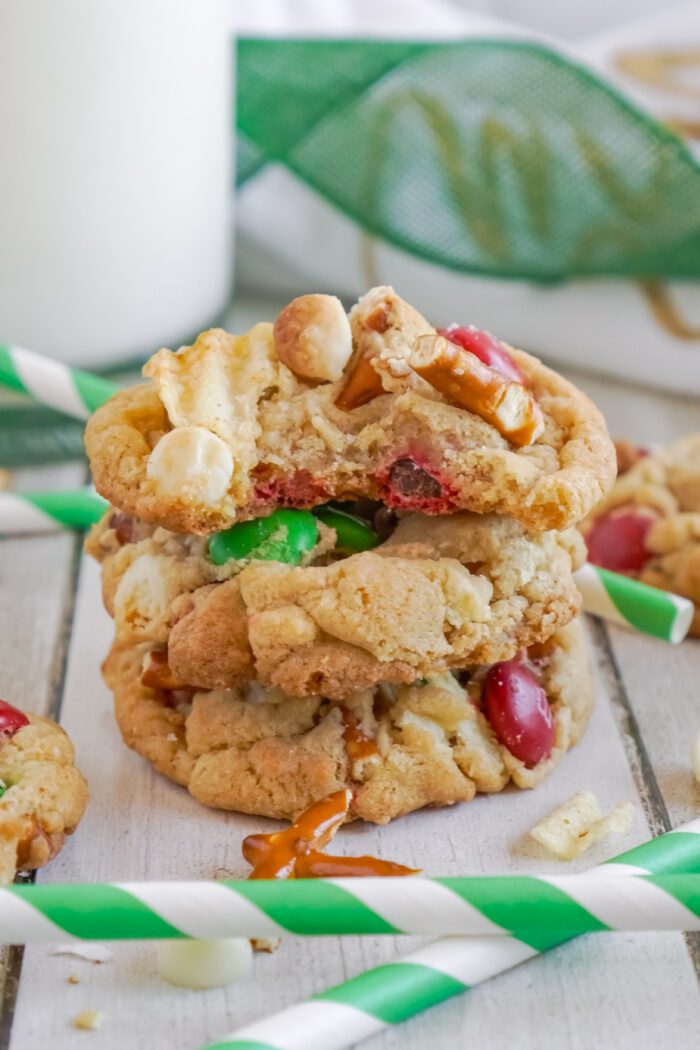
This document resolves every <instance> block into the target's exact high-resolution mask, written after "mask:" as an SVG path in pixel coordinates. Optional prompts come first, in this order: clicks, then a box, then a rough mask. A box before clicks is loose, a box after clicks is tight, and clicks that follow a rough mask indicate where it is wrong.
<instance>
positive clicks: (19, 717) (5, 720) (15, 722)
mask: <svg viewBox="0 0 700 1050" xmlns="http://www.w3.org/2000/svg"><path fill="white" fill-rule="evenodd" d="M28 725H29V719H28V718H27V716H26V715H25V714H23V713H22V711H18V710H17V708H16V707H13V706H12V704H7V703H5V701H4V700H0V736H14V735H15V733H16V732H17V730H18V729H21V728H22V726H28Z"/></svg>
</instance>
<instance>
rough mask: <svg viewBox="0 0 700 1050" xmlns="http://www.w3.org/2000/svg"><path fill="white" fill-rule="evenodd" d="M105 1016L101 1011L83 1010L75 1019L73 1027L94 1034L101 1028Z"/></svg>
mask: <svg viewBox="0 0 700 1050" xmlns="http://www.w3.org/2000/svg"><path fill="white" fill-rule="evenodd" d="M102 1017H103V1015H102V1014H101V1013H100V1011H99V1010H81V1011H80V1013H79V1014H76V1015H75V1017H74V1018H73V1027H74V1028H80V1029H82V1030H83V1031H85V1032H94V1031H95V1030H96V1029H97V1028H99V1027H100V1025H101V1023H102Z"/></svg>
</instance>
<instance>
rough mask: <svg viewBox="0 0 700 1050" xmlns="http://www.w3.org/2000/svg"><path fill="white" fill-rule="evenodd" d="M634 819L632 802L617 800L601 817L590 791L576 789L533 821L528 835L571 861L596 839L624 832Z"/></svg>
mask: <svg viewBox="0 0 700 1050" xmlns="http://www.w3.org/2000/svg"><path fill="white" fill-rule="evenodd" d="M633 819H634V806H633V805H632V803H631V802H618V804H617V805H616V806H615V807H614V808H613V809H612V810H611V811H610V813H608V815H607V816H603V814H602V813H601V810H600V806H599V805H598V800H597V798H596V797H595V795H594V794H593V792H592V791H579V792H578V794H576V795H574V796H573V797H572V798H570V799H569V801H568V802H565V803H564V804H563V805H561V806H559V807H558V808H557V809H555V810H554V812H552V813H550V814H549V816H547V817H544V818H543V820H541V821H540V822H539V824H536V825H535V827H534V828H532V830H531V831H530V837H531V838H533V839H535V841H536V842H539V843H540V845H542V846H544V847H545V849H548V850H549V851H550V852H551V853H553V854H554V855H555V856H556V857H559V859H560V860H573V859H574V858H575V857H580V855H581V854H582V853H585V851H586V850H587V849H589V848H590V847H591V846H592V845H593V843H594V842H597V841H598V840H599V839H602V838H609V837H610V836H619V835H625V834H626V833H627V832H628V831H629V829H630V828H631V826H632V821H633Z"/></svg>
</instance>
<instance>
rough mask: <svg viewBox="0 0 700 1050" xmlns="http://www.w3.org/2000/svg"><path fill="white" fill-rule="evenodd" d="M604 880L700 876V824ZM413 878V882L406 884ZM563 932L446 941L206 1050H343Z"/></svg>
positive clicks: (623, 860) (631, 854)
mask: <svg viewBox="0 0 700 1050" xmlns="http://www.w3.org/2000/svg"><path fill="white" fill-rule="evenodd" d="M593 871H594V872H595V873H596V874H598V875H599V876H600V877H602V876H603V875H605V876H613V875H614V876H619V875H635V874H636V875H645V874H651V873H654V874H657V875H660V874H664V873H666V874H668V873H680V874H683V873H686V874H691V873H692V874H697V873H699V872H700V820H694V821H691V822H690V823H688V824H685V825H683V826H682V827H680V828H678V829H677V830H676V831H672V832H669V833H668V834H666V835H661V836H660V837H659V838H656V839H652V841H651V842H646V843H644V844H643V845H641V846H637V847H636V848H635V849H632V850H629V851H628V852H626V853H622V854H621V855H620V856H619V857H616V858H614V859H613V860H612V861H608V863H607V864H604V865H601V866H600V867H599V868H594V869H593ZM409 881H411V880H409ZM568 939H569V937H568V936H564V937H562V936H561V935H559V934H553V933H552V932H551V931H550V932H549V933H547V932H543V933H536V934H533V935H530V936H528V937H527V938H523V939H518V938H516V937H491V936H482V937H447V938H445V939H444V940H441V941H436V942H435V943H433V944H429V945H428V946H427V947H425V948H420V949H419V950H418V951H416V952H411V954H410V955H407V956H405V957H404V958H403V959H401V960H399V961H398V962H395V963H388V964H386V965H384V966H378V967H375V968H374V969H372V970H368V971H367V972H365V973H362V974H359V975H358V976H357V977H353V978H351V979H350V980H349V981H344V982H343V983H342V984H339V985H336V986H335V987H334V988H330V989H328V991H325V992H321V993H320V994H319V995H316V996H314V998H313V999H310V1000H308V1001H306V1002H303V1003H298V1004H296V1005H295V1006H291V1007H289V1008H287V1009H286V1010H282V1011H280V1012H279V1013H277V1014H274V1015H272V1016H271V1017H268V1018H265V1019H264V1020H262V1021H256V1022H254V1023H253V1024H249V1025H245V1027H243V1028H240V1029H238V1030H237V1031H236V1032H233V1033H232V1034H231V1035H228V1036H224V1037H223V1038H221V1039H218V1040H215V1041H214V1042H213V1043H210V1044H208V1045H207V1047H206V1048H205V1050H344V1048H345V1047H349V1046H353V1045H354V1044H356V1043H358V1042H360V1041H361V1040H362V1039H367V1038H369V1037H370V1036H372V1035H376V1034H377V1033H379V1032H381V1031H383V1030H384V1029H385V1028H389V1027H391V1026H392V1025H395V1024H399V1023H400V1022H402V1021H406V1020H408V1018H410V1017H413V1016H415V1015H416V1014H418V1013H422V1011H423V1010H427V1009H429V1008H430V1007H431V1006H435V1005H437V1004H438V1003H441V1002H444V1001H445V1000H446V999H451V998H452V997H453V996H455V995H459V994H460V993H462V992H465V991H468V990H469V988H471V987H472V986H473V985H476V984H479V983H480V982H481V981H486V980H488V979H489V978H491V977H495V976H496V975H497V974H499V973H503V972H505V971H506V970H509V969H511V967H513V966H517V965H518V964H519V963H521V962H525V961H526V960H527V959H532V958H534V957H535V956H536V955H539V954H540V953H541V952H544V951H547V950H548V949H549V948H554V947H555V946H556V945H558V944H562V943H564V942H565V941H566V940H568Z"/></svg>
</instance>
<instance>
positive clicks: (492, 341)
mask: <svg viewBox="0 0 700 1050" xmlns="http://www.w3.org/2000/svg"><path fill="white" fill-rule="evenodd" d="M438 332H439V334H440V335H443V336H444V337H445V339H449V340H450V342H451V343H455V344H456V345H457V346H461V347H462V349H463V350H467V351H468V352H469V353H470V354H474V356H475V357H478V358H479V360H480V361H482V362H483V364H485V365H488V367H489V368H493V369H495V371H496V372H500V373H501V375H504V376H505V377H506V379H510V380H511V381H512V382H514V383H524V382H525V376H524V375H523V373H522V372H521V371H520V369H519V368H518V366H517V365H516V363H515V361H514V359H513V357H512V355H511V354H509V353H508V351H507V350H506V348H505V346H504V345H503V343H500V342H499V341H498V339H496V338H494V336H492V335H491V333H490V332H483V331H481V330H480V329H479V328H473V327H472V326H471V325H456V324H453V325H450V327H449V328H438Z"/></svg>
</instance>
